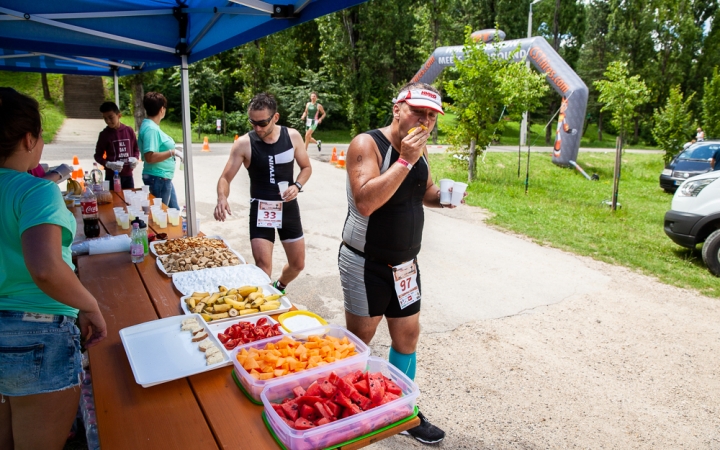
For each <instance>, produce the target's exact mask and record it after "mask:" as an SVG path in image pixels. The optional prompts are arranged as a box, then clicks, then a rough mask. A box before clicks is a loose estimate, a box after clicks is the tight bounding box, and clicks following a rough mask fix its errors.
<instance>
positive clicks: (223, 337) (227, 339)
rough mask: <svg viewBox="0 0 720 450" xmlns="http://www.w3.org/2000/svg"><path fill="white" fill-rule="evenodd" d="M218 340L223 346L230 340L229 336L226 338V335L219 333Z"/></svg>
mask: <svg viewBox="0 0 720 450" xmlns="http://www.w3.org/2000/svg"><path fill="white" fill-rule="evenodd" d="M218 339H219V340H220V342H222V343H223V344H224V343H226V342H227V341H229V340H230V336H228V335H227V334H224V333H220V334H218Z"/></svg>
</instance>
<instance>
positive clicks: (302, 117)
mask: <svg viewBox="0 0 720 450" xmlns="http://www.w3.org/2000/svg"><path fill="white" fill-rule="evenodd" d="M307 108H308V104H307V103H305V111H304V112H303V113H302V116H300V120H305V117H306V116H307Z"/></svg>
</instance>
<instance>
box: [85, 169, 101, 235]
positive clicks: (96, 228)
mask: <svg viewBox="0 0 720 450" xmlns="http://www.w3.org/2000/svg"><path fill="white" fill-rule="evenodd" d="M89 181H90V180H88V183H85V190H84V191H83V194H82V197H80V207H81V209H82V217H83V223H84V224H85V237H87V238H94V237H98V236H100V219H99V217H98V206H97V198H96V197H95V194H94V193H93V191H92V187H91V184H90V183H89Z"/></svg>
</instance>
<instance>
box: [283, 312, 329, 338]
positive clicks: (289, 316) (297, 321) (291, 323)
mask: <svg viewBox="0 0 720 450" xmlns="http://www.w3.org/2000/svg"><path fill="white" fill-rule="evenodd" d="M278 322H280V325H282V328H284V329H285V330H286V331H287V332H288V333H295V332H296V331H302V330H307V329H310V328H317V327H321V326H323V325H327V324H328V323H327V321H326V320H325V319H323V318H322V317H320V316H318V315H317V314H315V313H311V312H310V311H289V312H286V313H284V314H280V316H279V317H278ZM304 323H308V324H310V323H313V324H314V326H304V325H303V324H304Z"/></svg>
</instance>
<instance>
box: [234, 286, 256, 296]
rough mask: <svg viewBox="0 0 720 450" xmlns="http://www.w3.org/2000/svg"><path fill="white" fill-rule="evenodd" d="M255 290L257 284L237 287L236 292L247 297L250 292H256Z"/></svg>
mask: <svg viewBox="0 0 720 450" xmlns="http://www.w3.org/2000/svg"><path fill="white" fill-rule="evenodd" d="M257 290H258V288H257V286H243V287H241V288H238V289H237V293H238V294H240V295H242V296H243V297H247V296H248V295H250V294H251V293H253V292H257Z"/></svg>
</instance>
